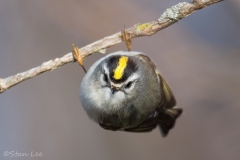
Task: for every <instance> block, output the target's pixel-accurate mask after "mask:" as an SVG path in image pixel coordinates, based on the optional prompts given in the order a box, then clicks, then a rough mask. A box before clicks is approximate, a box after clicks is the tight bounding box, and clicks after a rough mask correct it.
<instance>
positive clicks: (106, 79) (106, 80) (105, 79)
mask: <svg viewBox="0 0 240 160" xmlns="http://www.w3.org/2000/svg"><path fill="white" fill-rule="evenodd" d="M103 80H104V81H105V82H106V83H108V77H107V74H106V73H104V75H103Z"/></svg>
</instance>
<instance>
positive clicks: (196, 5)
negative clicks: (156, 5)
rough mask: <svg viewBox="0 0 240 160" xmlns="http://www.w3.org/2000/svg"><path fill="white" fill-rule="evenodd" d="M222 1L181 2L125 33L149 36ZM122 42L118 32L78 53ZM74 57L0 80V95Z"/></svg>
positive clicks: (86, 53) (56, 60)
mask: <svg viewBox="0 0 240 160" xmlns="http://www.w3.org/2000/svg"><path fill="white" fill-rule="evenodd" d="M221 1H223V0H193V2H191V3H187V2H182V3H179V4H177V5H175V6H172V7H171V8H168V9H167V10H166V11H165V12H164V13H163V14H162V15H161V16H160V18H159V19H158V20H157V21H152V22H149V23H142V24H136V25H134V26H133V27H130V28H128V29H127V30H126V31H127V33H128V34H129V35H130V36H131V38H135V37H141V36H150V35H152V34H155V33H156V32H158V31H159V30H162V29H164V28H166V27H168V26H170V25H172V24H174V23H176V22H178V21H179V20H181V19H182V18H185V17H187V16H188V15H190V14H192V13H194V12H195V11H197V10H199V9H202V8H205V7H206V6H209V5H212V4H215V3H218V2H221ZM122 41H123V38H122V33H121V32H118V33H115V34H113V35H111V36H108V37H105V38H103V39H101V40H98V41H96V42H94V43H91V44H89V45H87V46H85V47H82V48H80V49H79V50H80V53H81V54H82V58H83V59H84V58H86V57H88V56H89V55H91V54H92V53H95V52H101V51H102V50H104V49H106V48H109V47H111V46H113V45H116V44H118V43H121V42H122ZM74 61H75V60H74V57H73V55H72V53H71V52H70V53H68V54H66V55H64V56H63V57H61V58H56V59H54V60H50V61H48V62H44V63H43V64H42V65H40V66H38V67H36V68H32V69H30V70H28V71H25V72H22V73H18V74H16V75H14V76H10V77H8V78H5V79H0V93H2V92H4V91H6V90H7V89H9V88H11V87H12V86H14V85H16V84H18V83H20V82H23V81H25V80H27V79H30V78H32V77H34V76H37V75H39V74H41V73H43V72H46V71H51V70H54V69H56V68H58V67H60V66H62V65H65V64H67V63H69V62H74Z"/></svg>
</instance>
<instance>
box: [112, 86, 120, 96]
mask: <svg viewBox="0 0 240 160" xmlns="http://www.w3.org/2000/svg"><path fill="white" fill-rule="evenodd" d="M118 90H119V88H117V87H114V86H111V91H112V94H114V93H115V92H117V91H118Z"/></svg>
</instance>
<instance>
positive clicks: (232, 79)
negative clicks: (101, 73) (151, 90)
mask: <svg viewBox="0 0 240 160" xmlns="http://www.w3.org/2000/svg"><path fill="white" fill-rule="evenodd" d="M179 2H181V1H178V0H169V1H163V0H151V1H148V0H130V1H127V0H122V1H119V0H104V1H99V0H88V1H83V0H82V1H79V0H69V1H65V0H58V1H54V0H41V1H36V0H35V1H33V0H18V1H16V0H15V1H14V0H0V77H1V78H6V77H8V76H11V75H14V74H16V73H19V72H22V71H25V70H28V69H31V68H33V67H36V66H39V65H40V64H42V63H43V62H45V61H48V60H50V59H54V58H57V57H62V56H63V55H65V54H66V53H69V52H70V51H71V50H72V48H71V44H72V43H74V44H76V45H77V46H78V47H83V46H85V45H87V44H90V43H92V42H94V41H96V40H99V39H101V38H103V37H105V36H109V35H112V34H114V33H116V32H118V31H121V30H122V29H123V26H124V25H125V26H126V27H127V28H128V27H131V26H133V25H134V24H137V23H143V22H149V21H153V20H157V19H158V18H159V17H160V15H161V14H162V13H163V12H164V11H165V10H166V9H167V8H169V7H171V6H173V5H175V4H177V3H179ZM118 50H126V47H125V45H124V44H123V43H122V44H119V45H117V46H114V47H111V48H110V49H108V50H107V53H110V52H114V51H118ZM132 50H136V51H141V52H144V53H146V54H147V55H148V56H149V57H150V58H152V59H153V61H154V62H155V63H156V65H157V67H158V69H159V70H160V71H161V72H162V74H163V75H164V77H165V79H166V80H167V81H168V82H169V84H170V86H171V88H172V90H173V92H174V94H175V96H176V99H177V103H178V106H179V107H181V108H183V109H184V114H183V115H182V116H181V117H180V118H179V119H178V121H177V124H176V126H175V128H174V129H173V130H171V132H170V134H169V136H168V137H167V138H162V137H161V136H160V133H159V130H158V129H156V130H154V131H153V132H150V133H140V134H138V133H125V132H120V131H119V132H111V131H107V130H104V129H102V128H101V127H100V126H99V125H98V124H96V123H94V122H92V121H91V120H90V119H89V118H88V117H87V115H86V113H85V112H84V110H83V108H82V106H81V104H80V101H79V98H78V89H79V85H80V82H81V80H82V78H83V76H84V72H83V70H82V69H81V67H79V65H78V64H77V63H71V64H67V65H65V66H63V67H61V68H59V69H57V70H54V71H52V72H47V73H44V74H41V75H39V76H37V77H35V78H32V79H30V80H27V81H25V82H23V83H21V84H19V85H16V86H15V87H13V88H11V89H9V90H8V91H6V92H4V93H3V94H1V95H0V159H1V160H8V159H18V160H28V159H32V158H31V157H14V158H11V157H9V156H8V157H6V156H4V155H3V154H4V152H5V151H14V152H15V151H17V152H20V153H30V152H31V151H33V152H42V153H43V154H44V156H42V157H38V158H37V159H41V160H66V159H70V160H75V159H81V160H82V159H84V160H88V159H89V160H90V159H98V160H106V159H110V160H113V159H114V160H123V159H124V160H130V159H131V160H132V159H137V160H146V159H149V160H159V159H162V160H172V159H178V160H227V159H228V160H239V159H240V98H239V95H240V1H239V0H232V1H224V2H221V3H218V4H215V5H212V6H210V7H207V8H205V9H202V10H200V11H197V12H196V13H194V14H193V15H191V16H189V17H187V18H185V19H183V20H181V21H179V22H178V23H177V24H174V25H172V26H170V27H168V28H166V29H164V30H162V31H160V32H158V33H157V34H155V35H153V36H150V37H142V38H136V39H133V47H132ZM102 56H103V55H102V54H100V53H96V54H93V55H92V56H90V57H88V58H87V59H86V61H85V66H86V68H87V69H88V68H89V67H90V66H91V65H92V64H93V63H94V62H95V61H96V60H97V59H99V58H100V57H102Z"/></svg>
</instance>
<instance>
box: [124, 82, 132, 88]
mask: <svg viewBox="0 0 240 160" xmlns="http://www.w3.org/2000/svg"><path fill="white" fill-rule="evenodd" d="M132 84H133V81H130V82H128V83H127V85H126V86H125V88H130V87H131V86H132Z"/></svg>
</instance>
